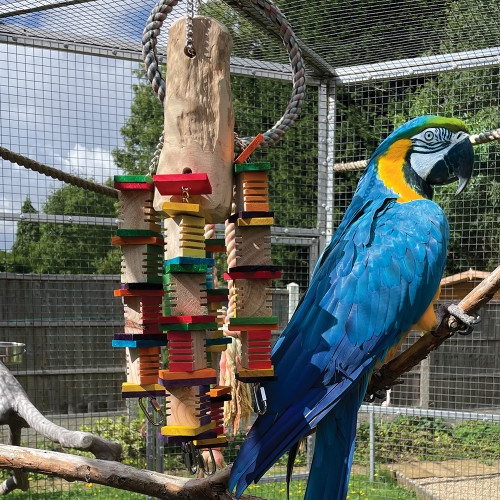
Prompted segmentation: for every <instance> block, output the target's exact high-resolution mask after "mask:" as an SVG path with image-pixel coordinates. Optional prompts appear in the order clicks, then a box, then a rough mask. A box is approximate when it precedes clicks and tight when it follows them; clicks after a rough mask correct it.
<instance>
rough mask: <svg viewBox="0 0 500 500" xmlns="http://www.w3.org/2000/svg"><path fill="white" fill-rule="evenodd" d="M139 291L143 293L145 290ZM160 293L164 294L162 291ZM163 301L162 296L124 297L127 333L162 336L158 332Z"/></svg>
mask: <svg viewBox="0 0 500 500" xmlns="http://www.w3.org/2000/svg"><path fill="white" fill-rule="evenodd" d="M132 291H135V290H132ZM139 291H141V292H142V291H143V290H139ZM160 291H161V292H163V291H162V290H160ZM161 299H162V298H161V295H156V296H128V297H127V296H126V297H123V306H124V307H123V314H124V317H125V333H128V334H134V333H137V334H144V333H156V334H159V335H161V334H162V333H161V332H160V330H158V317H159V316H160V312H161V303H162V302H161Z"/></svg>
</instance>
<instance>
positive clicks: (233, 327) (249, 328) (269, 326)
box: [227, 318, 278, 332]
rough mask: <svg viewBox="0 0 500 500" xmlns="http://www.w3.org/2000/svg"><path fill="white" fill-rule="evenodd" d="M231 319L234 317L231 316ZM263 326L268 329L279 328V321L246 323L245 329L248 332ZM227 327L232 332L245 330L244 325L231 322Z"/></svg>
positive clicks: (260, 328)
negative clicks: (259, 323)
mask: <svg viewBox="0 0 500 500" xmlns="http://www.w3.org/2000/svg"><path fill="white" fill-rule="evenodd" d="M231 319H233V318H231ZM263 328H265V329H266V330H278V323H275V324H266V325H244V331H246V332H251V331H253V330H262V329H263ZM227 329H228V330H229V331H230V332H240V331H243V325H237V324H231V323H229V325H228V328H227Z"/></svg>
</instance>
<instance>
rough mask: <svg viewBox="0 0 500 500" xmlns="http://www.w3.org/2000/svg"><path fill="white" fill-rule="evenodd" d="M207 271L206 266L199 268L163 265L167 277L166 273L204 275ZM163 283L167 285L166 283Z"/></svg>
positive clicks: (196, 265) (187, 265) (197, 266)
mask: <svg viewBox="0 0 500 500" xmlns="http://www.w3.org/2000/svg"><path fill="white" fill-rule="evenodd" d="M207 270H208V267H207V266H201V265H198V264H191V265H189V264H166V265H165V273H167V274H166V275H165V276H168V273H192V274H204V273H206V272H207ZM165 283H169V281H166V282H165Z"/></svg>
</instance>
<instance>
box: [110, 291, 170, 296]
mask: <svg viewBox="0 0 500 500" xmlns="http://www.w3.org/2000/svg"><path fill="white" fill-rule="evenodd" d="M114 295H115V297H152V296H155V295H157V296H160V297H162V296H163V295H165V291H164V290H140V289H134V290H130V289H128V290H127V289H120V290H115V291H114Z"/></svg>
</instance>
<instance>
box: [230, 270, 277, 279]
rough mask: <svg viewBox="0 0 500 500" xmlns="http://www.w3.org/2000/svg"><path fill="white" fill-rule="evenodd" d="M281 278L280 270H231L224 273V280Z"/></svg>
mask: <svg viewBox="0 0 500 500" xmlns="http://www.w3.org/2000/svg"><path fill="white" fill-rule="evenodd" d="M279 278H281V271H254V272H244V273H241V272H231V273H224V279H225V280H239V279H246V280H252V279H273V280H274V279H279Z"/></svg>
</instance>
